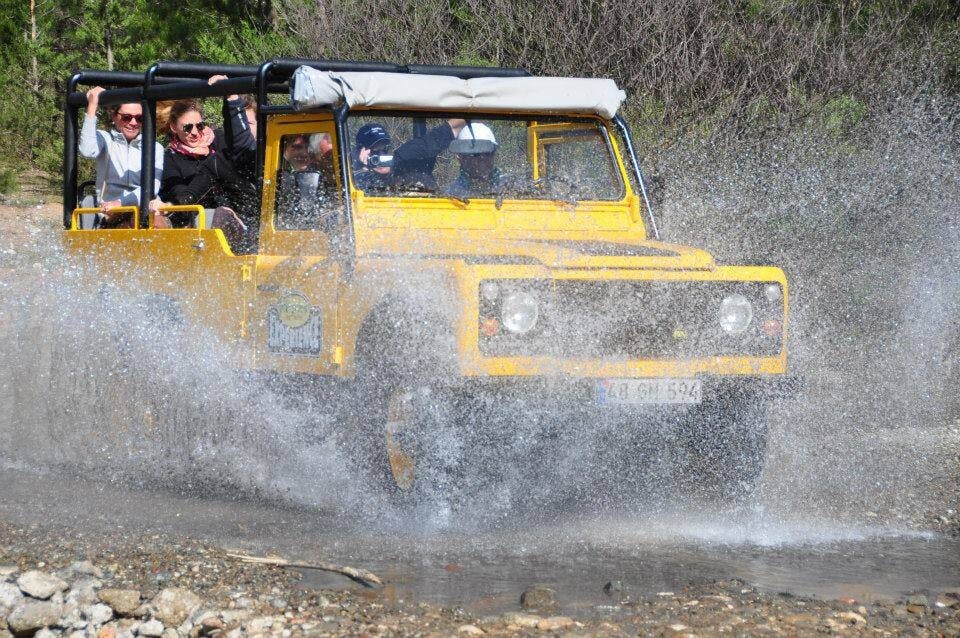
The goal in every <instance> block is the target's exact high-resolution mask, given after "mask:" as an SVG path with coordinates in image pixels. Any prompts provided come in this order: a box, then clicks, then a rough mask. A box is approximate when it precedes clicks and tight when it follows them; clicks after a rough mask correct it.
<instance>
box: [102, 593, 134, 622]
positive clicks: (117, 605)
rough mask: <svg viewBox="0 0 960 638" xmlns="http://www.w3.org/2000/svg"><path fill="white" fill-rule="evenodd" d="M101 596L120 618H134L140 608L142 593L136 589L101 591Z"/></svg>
mask: <svg viewBox="0 0 960 638" xmlns="http://www.w3.org/2000/svg"><path fill="white" fill-rule="evenodd" d="M99 596H100V600H101V601H103V602H104V603H106V604H107V605H110V608H111V609H113V611H114V612H115V613H116V614H117V615H118V616H133V615H134V612H135V611H136V610H137V607H139V606H140V592H139V591H137V590H136V589H101V590H100V593H99Z"/></svg>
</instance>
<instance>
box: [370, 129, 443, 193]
mask: <svg viewBox="0 0 960 638" xmlns="http://www.w3.org/2000/svg"><path fill="white" fill-rule="evenodd" d="M451 141H453V130H452V129H451V128H450V125H449V124H447V123H446V122H444V123H443V124H440V125H438V126H435V127H433V128H432V129H430V130H429V131H427V133H426V134H425V135H422V136H420V137H415V138H413V139H411V140H407V141H406V142H404V143H403V144H401V145H400V146H399V147H398V148H397V150H395V151H394V152H393V170H391V171H390V172H389V173H388V174H386V175H382V174H380V173H377V172H376V171H370V170H366V168H365V167H364V166H363V165H362V164H360V163H359V162H354V170H353V180H354V183H355V184H356V186H357V188H359V189H361V190H363V191H365V192H370V191H384V190H420V191H429V192H433V191H436V190H437V180H436V178H435V177H434V176H433V169H434V168H436V166H437V156H439V155H440V153H442V152H443V151H444V150H446V149H447V147H448V146H450V142H451Z"/></svg>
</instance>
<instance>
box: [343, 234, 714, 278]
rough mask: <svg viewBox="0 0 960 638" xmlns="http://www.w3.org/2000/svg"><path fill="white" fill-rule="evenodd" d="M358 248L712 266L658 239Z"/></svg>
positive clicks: (383, 252) (500, 259)
mask: <svg viewBox="0 0 960 638" xmlns="http://www.w3.org/2000/svg"><path fill="white" fill-rule="evenodd" d="M390 243H391V244H393V245H392V246H389V247H388V246H387V245H384V244H381V245H379V246H376V247H373V246H371V247H369V248H368V249H367V250H361V251H360V254H361V255H364V256H369V257H385V256H391V257H396V256H402V255H403V254H408V255H410V256H416V257H418V258H424V257H438V258H459V259H463V260H464V261H466V262H467V263H471V264H537V265H543V266H547V267H551V268H571V269H583V268H656V269H676V270H704V269H711V268H713V267H715V265H716V264H715V262H714V260H713V257H712V256H711V255H710V254H709V253H707V252H706V251H704V250H700V249H696V248H690V247H688V246H681V245H679V244H668V243H664V242H659V241H649V240H636V239H627V238H615V239H610V238H602V239H595V238H575V239H568V238H556V237H549V238H544V237H540V238H529V237H524V238H508V237H506V238H505V237H489V236H484V237H477V236H474V237H456V238H452V237H450V236H446V237H442V238H440V237H429V236H423V235H421V236H419V237H413V236H408V237H404V238H400V239H398V238H394V242H390Z"/></svg>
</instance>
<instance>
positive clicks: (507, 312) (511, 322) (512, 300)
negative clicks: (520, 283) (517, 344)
mask: <svg viewBox="0 0 960 638" xmlns="http://www.w3.org/2000/svg"><path fill="white" fill-rule="evenodd" d="M539 315H540V307H539V304H538V303H537V300H536V298H535V297H534V296H533V295H531V294H530V293H528V292H522V291H517V292H511V293H510V294H508V295H506V296H505V297H504V298H503V301H502V302H501V303H500V319H501V321H502V322H503V327H504V328H506V329H507V330H509V331H510V332H512V333H513V334H518V335H522V334H525V333H527V332H530V331H531V330H533V327H534V326H536V325H537V318H538V316H539Z"/></svg>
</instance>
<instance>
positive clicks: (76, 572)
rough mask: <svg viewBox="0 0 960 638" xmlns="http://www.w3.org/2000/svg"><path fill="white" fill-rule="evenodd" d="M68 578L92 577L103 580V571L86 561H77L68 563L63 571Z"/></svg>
mask: <svg viewBox="0 0 960 638" xmlns="http://www.w3.org/2000/svg"><path fill="white" fill-rule="evenodd" d="M63 571H64V572H66V573H67V574H68V575H70V576H93V577H95V578H103V570H102V569H100V568H99V567H97V566H96V565H94V564H93V563H91V562H90V561H88V560H78V561H74V562H72V563H70V566H69V567H67V568H66V569H65V570H63Z"/></svg>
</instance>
